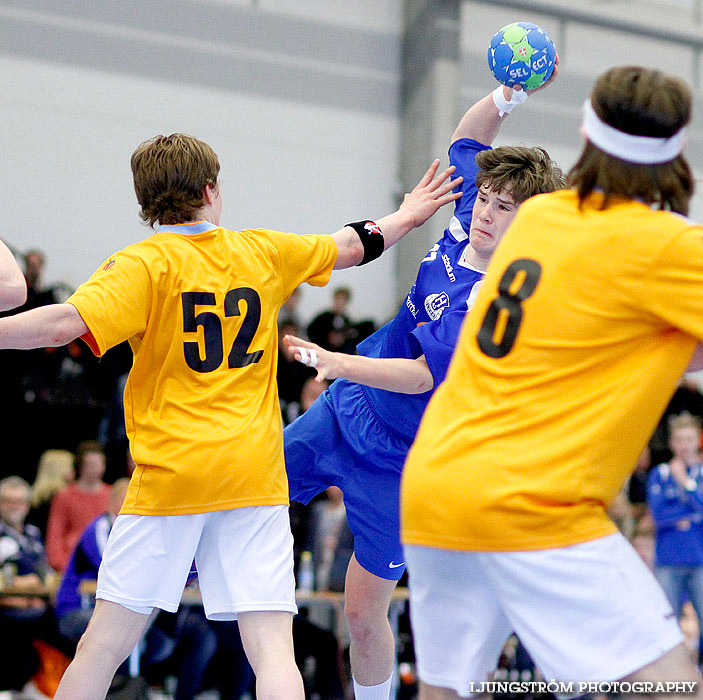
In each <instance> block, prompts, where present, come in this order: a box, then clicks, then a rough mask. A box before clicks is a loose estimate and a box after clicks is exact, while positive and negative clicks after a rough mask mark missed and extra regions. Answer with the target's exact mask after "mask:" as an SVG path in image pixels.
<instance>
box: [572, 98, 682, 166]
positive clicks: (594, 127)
mask: <svg viewBox="0 0 703 700" xmlns="http://www.w3.org/2000/svg"><path fill="white" fill-rule="evenodd" d="M583 129H584V131H585V132H586V136H587V137H588V140H589V141H591V142H592V143H593V145H594V146H597V147H598V148H600V150H601V151H605V152H606V153H607V154H608V155H611V156H615V157H616V158H620V159H622V160H626V161H629V162H630V163H647V164H649V165H654V164H655V163H667V162H669V161H670V160H674V158H676V157H678V156H680V155H681V152H682V151H683V147H684V143H685V141H686V129H685V128H683V129H680V130H679V131H677V132H676V133H675V134H674V135H673V136H670V137H669V138H665V139H662V138H655V137H653V136H637V135H635V134H627V133H625V132H624V131H620V130H619V129H615V128H614V127H612V126H610V125H609V124H606V123H605V122H604V121H602V120H601V119H600V117H599V116H598V115H597V114H596V112H595V110H594V109H593V107H592V105H591V101H590V100H586V101H585V102H584V103H583Z"/></svg>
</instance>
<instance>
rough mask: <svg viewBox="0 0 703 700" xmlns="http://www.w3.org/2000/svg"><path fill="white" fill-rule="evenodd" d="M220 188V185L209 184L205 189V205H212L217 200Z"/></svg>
mask: <svg viewBox="0 0 703 700" xmlns="http://www.w3.org/2000/svg"><path fill="white" fill-rule="evenodd" d="M219 188H220V186H219V185H218V184H215V185H211V184H209V183H208V184H207V185H205V187H203V197H204V198H205V203H206V204H209V205H212V203H213V202H214V201H215V199H216V198H217V193H218V192H219Z"/></svg>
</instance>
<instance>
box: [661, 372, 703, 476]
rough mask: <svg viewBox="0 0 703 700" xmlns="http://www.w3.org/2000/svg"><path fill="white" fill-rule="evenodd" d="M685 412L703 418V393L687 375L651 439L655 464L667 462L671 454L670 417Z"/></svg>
mask: <svg viewBox="0 0 703 700" xmlns="http://www.w3.org/2000/svg"><path fill="white" fill-rule="evenodd" d="M684 412H685V413H690V414H691V415H692V416H696V417H698V418H702V419H703V394H702V393H701V391H700V389H699V388H698V385H697V384H696V382H694V381H693V380H691V379H689V378H687V377H686V376H685V375H684V376H683V377H682V378H681V379H680V380H679V383H678V385H677V387H676V390H675V391H674V394H673V396H672V397H671V399H670V400H669V403H668V405H667V407H666V408H665V409H664V413H663V414H662V417H661V419H660V421H659V424H658V425H657V427H656V429H655V430H654V434H653V435H652V439H651V440H650V447H651V452H652V462H653V463H654V464H660V463H661V462H666V461H667V460H668V459H669V457H670V456H671V452H670V449H669V418H671V417H672V416H678V415H681V414H682V413H684Z"/></svg>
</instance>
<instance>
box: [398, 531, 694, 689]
mask: <svg viewBox="0 0 703 700" xmlns="http://www.w3.org/2000/svg"><path fill="white" fill-rule="evenodd" d="M405 559H406V562H407V566H408V581H409V586H410V619H411V623H412V629H413V637H414V642H415V653H416V657H417V661H418V675H419V677H420V679H421V680H422V681H423V682H424V683H427V684H429V685H434V686H439V687H442V688H450V689H453V690H454V691H456V692H457V693H458V694H459V695H460V696H463V697H468V696H471V695H475V694H477V693H478V692H480V691H479V689H477V685H478V684H479V683H481V682H482V681H486V680H487V679H488V675H489V673H491V672H492V671H494V670H495V668H496V664H497V662H498V657H499V654H500V652H501V649H502V648H503V645H504V644H505V641H506V640H507V638H508V637H509V636H510V634H511V632H512V631H515V632H516V633H517V635H518V637H519V638H520V640H521V641H522V643H523V644H524V645H525V647H526V649H527V651H528V652H529V653H530V655H531V656H532V658H533V660H534V661H535V664H536V665H537V667H538V668H539V669H540V671H541V672H542V674H543V675H544V677H545V678H546V679H547V680H556V681H563V682H565V683H570V682H573V683H575V684H577V687H578V683H579V682H585V681H614V680H618V679H621V678H623V677H625V676H627V675H629V674H630V673H632V672H634V671H636V670H638V669H640V668H642V667H644V666H647V665H648V664H650V663H652V662H653V661H656V660H657V659H659V658H660V657H661V656H663V655H664V654H665V653H666V652H668V651H670V650H671V649H673V648H674V647H675V646H677V645H678V644H680V643H681V642H682V640H683V637H682V635H681V631H680V629H679V626H678V622H677V620H676V616H675V615H674V613H673V611H672V609H671V606H670V605H669V603H668V602H667V600H666V597H665V595H664V593H663V591H662V589H661V588H660V586H659V584H658V583H657V581H656V579H655V578H654V576H653V574H652V573H651V571H650V570H649V569H648V568H647V567H646V565H645V564H644V562H643V561H642V560H641V559H640V557H639V556H638V555H637V554H636V552H635V551H634V550H633V549H632V547H631V546H630V544H629V542H628V541H627V540H626V539H625V538H624V537H623V536H622V535H620V534H619V533H616V534H613V535H609V536H607V537H603V538H599V539H596V540H592V541H590V542H584V543H582V544H577V545H573V546H570V547H562V548H557V549H543V550H537V551H527V552H464V551H450V550H444V549H435V548H433V547H419V546H412V545H406V546H405ZM577 694H579V693H578V692H575V693H574V695H577Z"/></svg>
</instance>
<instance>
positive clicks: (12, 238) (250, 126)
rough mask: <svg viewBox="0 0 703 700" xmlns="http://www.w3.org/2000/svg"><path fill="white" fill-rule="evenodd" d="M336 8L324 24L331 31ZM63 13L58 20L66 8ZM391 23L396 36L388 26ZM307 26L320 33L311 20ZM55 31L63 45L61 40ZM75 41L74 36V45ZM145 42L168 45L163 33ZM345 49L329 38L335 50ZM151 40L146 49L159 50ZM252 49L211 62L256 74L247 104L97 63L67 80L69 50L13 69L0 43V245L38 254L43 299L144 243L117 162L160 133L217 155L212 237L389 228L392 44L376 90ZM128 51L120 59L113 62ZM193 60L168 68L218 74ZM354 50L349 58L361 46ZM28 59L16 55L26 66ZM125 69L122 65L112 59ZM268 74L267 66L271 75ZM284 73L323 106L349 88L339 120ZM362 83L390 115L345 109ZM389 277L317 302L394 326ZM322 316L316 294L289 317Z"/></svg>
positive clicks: (347, 75)
mask: <svg viewBox="0 0 703 700" xmlns="http://www.w3.org/2000/svg"><path fill="white" fill-rule="evenodd" d="M190 4H192V5H193V8H192V11H193V13H203V12H205V13H207V12H209V11H210V8H209V4H206V3H198V2H192V3H190ZM227 4H231V3H227ZM260 4H261V5H262V10H261V13H260V14H259V15H256V17H262V18H263V19H267V20H270V19H271V18H270V17H269V15H270V14H271V13H272V12H273V11H274V10H275V9H276V8H275V7H274V6H275V5H277V4H278V5H280V8H279V9H280V11H281V13H282V16H283V21H282V23H281V25H282V24H284V23H285V22H287V21H288V18H287V16H285V13H291V12H292V10H293V8H292V3H289V2H283V1H282V2H280V3H274V2H264V3H260ZM323 4H325V5H327V6H330V5H332V4H333V3H329V2H325V3H323ZM340 4H341V3H337V8H336V15H337V16H338V17H343V16H344V13H343V12H341V11H340V7H339V5H340ZM371 4H373V5H375V4H376V3H366V5H367V7H365V8H362V9H363V10H364V13H365V16H370V15H371V13H370V10H371V9H372V8H370V7H369V6H370V5H371ZM182 5H183V3H181V6H182ZM381 5H385V6H386V8H394V7H395V6H396V3H394V2H390V0H389V1H388V2H385V3H381ZM37 7H38V6H37ZM3 8H4V11H5V17H10V16H11V18H12V20H13V21H16V22H22V23H24V25H26V26H27V27H28V32H29V31H31V32H40V31H43V28H45V27H47V26H49V25H50V28H51V29H52V30H53V29H55V28H56V27H58V29H56V31H57V32H58V31H59V30H61V29H62V26H61V25H62V24H63V25H64V26H68V23H69V22H72V23H74V24H75V22H76V19H75V18H74V17H68V16H67V15H66V14H62V15H60V16H59V15H52V14H49V15H44V14H40V12H39V10H38V9H37V10H36V12H35V13H34V14H33V15H27V14H26V13H25V14H22V13H23V12H24V10H20V9H16V11H11V10H8V9H7V7H4V4H3V3H1V2H0V15H2V12H3ZM64 9H65V11H66V12H68V11H69V10H70V6H69V5H68V4H67V5H66V8H64ZM105 10H106V11H108V10H109V7H108V5H105ZM228 11H229V8H228ZM267 13H268V14H267ZM327 14H329V11H328V13H327ZM392 15H393V12H392V11H390V10H389V11H387V12H385V13H383V12H382V13H381V16H382V17H385V18H386V20H388V21H391V19H392ZM242 16H244V15H242ZM232 17H233V18H235V19H236V18H238V17H239V15H236V14H235V15H232ZM354 17H356V20H355V21H356V24H359V22H358V16H355V15H353V14H352V19H354ZM2 19H3V18H2V17H0V24H2ZM98 20H99V21H98ZM98 20H96V19H95V18H93V19H92V20H91V22H90V23H86V24H85V25H81V26H80V27H78V29H75V33H76V34H75V35H76V37H77V38H76V41H82V40H83V38H82V36H83V35H85V34H91V33H92V34H93V35H94V37H93V38H94V42H93V41H91V44H90V46H93V44H95V46H96V49H99V43H100V41H101V40H102V39H104V38H105V37H107V39H106V41H107V40H112V39H114V38H115V36H116V35H117V32H118V31H123V30H122V28H120V27H119V26H118V27H117V28H115V25H116V23H117V20H113V19H112V18H109V20H110V21H109V22H108V20H107V19H105V20H104V21H103V18H98ZM275 20H276V18H275V17H274V18H273V20H272V21H275ZM52 23H53V24H52ZM393 23H394V24H395V26H396V27H397V24H398V23H397V22H396V21H395V19H393ZM281 25H277V26H281ZM313 26H314V27H317V28H318V29H319V28H320V27H321V29H320V31H321V32H322V33H324V32H325V31H326V27H325V26H324V22H322V23H321V22H320V20H319V18H318V20H317V24H316V25H313ZM254 28H255V29H256V27H254ZM69 29H70V30H71V31H74V27H73V26H71V27H69ZM239 29H240V30H241V29H242V28H241V27H240V28H239ZM79 30H80V31H81V32H83V35H81V36H79V35H78V31H79ZM158 30H159V31H160V32H161V31H163V32H168V31H170V30H169V29H168V28H166V29H164V27H162V26H159V27H158ZM0 31H1V30H0ZM396 31H397V29H396ZM57 36H58V35H57ZM345 36H346V35H345V34H343V33H341V32H340V37H341V38H342V39H344V38H345ZM359 36H361V37H362V39H363V37H364V36H365V35H364V33H363V32H357V34H355V35H351V38H352V39H356V38H357V37H359ZM375 38H377V37H376V36H374V35H372V36H371V39H375ZM118 39H119V40H120V41H121V38H120V37H118ZM156 39H158V40H159V41H161V37H159V36H156ZM390 39H393V36H391V37H390ZM357 40H358V39H357ZM166 41H167V40H166ZM50 42H53V43H51V45H50V50H51V51H52V52H55V51H57V50H62V48H63V47H62V46H60V45H59V44H60V42H59V39H57V38H56V36H54V35H50V36H49V38H48V39H47V40H46V42H45V43H47V44H48V43H50ZM164 43H166V42H164ZM352 43H353V42H352ZM377 44H382V42H377ZM4 45H5V46H7V44H4ZM116 46H117V51H122V50H123V48H122V45H120V44H116ZM258 46H259V49H260V53H257V50H259V49H254V48H247V47H246V46H245V44H244V41H241V42H238V43H233V44H232V46H231V47H224V50H225V52H229V53H228V55H226V56H225V57H224V58H225V66H231V70H232V72H236V71H240V73H241V72H244V71H246V70H248V69H250V68H249V64H246V65H245V63H244V61H245V60H248V61H250V62H251V65H253V66H254V68H255V69H256V70H259V69H260V70H261V71H262V74H261V75H259V74H257V73H256V72H255V71H252V75H251V77H250V80H248V81H247V76H246V75H244V76H242V75H240V76H238V79H240V80H242V81H243V84H244V85H245V87H246V91H236V90H233V89H232V88H231V85H228V84H224V85H223V88H222V89H218V88H217V87H214V86H213V85H212V84H210V83H213V82H215V81H208V84H206V85H204V86H199V85H198V84H196V81H194V80H193V79H192V78H191V77H190V76H185V75H180V74H178V73H177V72H174V74H173V76H172V77H171V79H166V80H164V79H157V78H155V77H152V75H150V74H149V71H150V70H151V68H150V67H145V70H144V73H145V74H140V72H139V71H138V70H135V69H134V66H133V65H130V66H129V68H128V69H125V70H124V71H122V70H121V69H120V65H119V60H120V57H119V56H117V55H116V57H115V59H114V60H115V61H116V62H118V63H117V65H116V70H102V69H96V68H95V67H94V66H95V64H96V63H99V62H100V60H101V59H100V57H99V56H96V60H95V61H93V60H91V59H90V58H89V57H86V60H85V62H84V65H80V58H79V59H78V60H76V58H75V57H73V56H71V55H70V51H71V47H70V46H68V45H67V46H66V53H65V54H63V53H62V54H61V55H60V56H59V60H57V61H47V60H37V59H35V58H33V57H32V56H31V55H30V56H23V55H17V54H19V53H21V49H18V50H17V51H15V52H13V53H3V44H2V43H0V74H2V75H3V81H2V82H3V109H2V110H0V153H2V155H3V167H2V168H1V169H0V192H2V200H3V203H4V215H3V220H2V226H1V227H0V236H1V237H2V238H3V239H4V240H6V241H7V242H8V243H9V244H11V245H12V246H13V247H15V248H17V249H18V250H20V251H24V250H27V249H28V248H31V247H39V248H41V249H43V250H44V251H45V252H46V254H47V260H48V263H47V270H46V276H45V281H46V282H47V283H53V282H56V281H65V282H67V283H68V284H70V285H71V286H76V285H77V284H79V283H80V282H81V281H83V280H84V279H86V278H87V277H88V276H89V275H90V274H91V273H92V271H93V270H94V269H95V268H96V267H97V265H98V264H99V263H100V262H101V261H102V260H103V259H104V258H106V257H108V256H109V254H110V253H111V252H113V251H114V250H116V249H119V248H121V247H123V246H125V245H127V244H129V243H131V242H133V241H135V240H138V239H139V238H140V237H143V236H145V235H147V234H148V233H149V229H146V228H144V227H143V226H142V225H141V224H140V222H139V220H138V216H137V205H136V201H135V197H134V192H133V189H132V183H131V173H130V169H129V158H130V155H131V153H132V152H133V150H134V148H135V147H136V146H137V145H138V144H139V143H140V142H141V141H143V140H144V139H146V138H149V137H151V136H153V135H155V134H158V133H171V132H173V131H184V132H186V133H191V134H193V135H195V136H197V137H199V138H202V139H203V140H205V141H207V142H208V143H210V144H211V145H212V146H213V148H214V149H215V151H216V152H217V153H218V155H219V157H220V162H221V166H222V171H221V179H222V189H223V196H224V212H223V218H222V222H223V224H224V225H226V226H228V227H229V228H233V229H240V228H245V227H268V228H274V229H281V230H287V231H295V232H299V233H318V232H319V233H322V232H330V233H331V232H332V231H334V230H336V229H337V228H340V227H341V226H342V225H343V224H344V223H346V222H347V221H350V220H357V219H360V218H363V217H369V218H373V217H380V216H382V215H384V214H386V213H388V212H390V211H391V210H392V209H393V208H394V207H395V199H394V195H395V183H396V181H397V173H396V163H397V146H398V144H397V139H398V121H397V114H396V113H395V111H394V107H393V105H394V101H395V99H396V97H395V91H396V88H395V84H396V83H395V81H396V79H397V78H396V76H395V67H396V63H397V52H398V42H397V41H389V42H388V49H387V50H388V54H389V56H388V59H387V63H388V65H390V66H392V67H393V69H394V74H393V75H392V76H391V77H388V76H387V75H386V73H387V70H386V68H385V67H380V68H378V69H373V68H372V67H367V66H364V65H363V63H361V62H360V63H359V64H358V65H355V64H353V63H352V62H350V61H347V62H340V63H334V62H333V61H334V56H330V55H322V50H320V56H319V59H318V58H316V57H315V49H314V47H313V48H312V49H310V50H311V51H312V52H313V54H312V57H311V58H309V57H307V56H302V55H300V56H291V57H290V58H289V60H287V61H286V60H285V56H282V55H281V53H280V52H281V51H284V50H285V47H284V48H283V49H282V48H281V46H280V44H279V45H276V46H274V45H273V44H272V45H271V46H266V45H262V44H261V42H260V41H259V43H258ZM129 48H130V46H129V45H125V49H124V50H127V49H129ZM199 48H200V47H198V46H196V45H194V47H193V52H192V57H191V56H186V57H185V58H184V60H183V64H182V66H180V67H181V68H187V67H188V63H189V61H192V63H193V64H195V63H199V68H200V69H201V70H203V71H207V70H208V61H210V60H213V71H216V70H221V66H218V64H216V63H214V61H215V60H216V59H218V57H216V56H215V57H214V58H213V56H208V55H207V53H206V54H205V55H203V53H202V52H201V51H200V50H199ZM230 49H231V51H230ZM41 50H42V44H41V43H40V42H37V50H36V51H37V53H38V54H41ZM106 50H107V49H106ZM161 50H165V48H164V47H163V46H161V45H160V44H159V43H154V44H152V45H150V44H149V41H148V37H145V38H144V44H143V46H142V47H141V51H143V52H145V55H148V53H149V52H153V51H161ZM179 50H180V51H183V52H186V53H187V52H188V51H189V46H188V44H187V43H185V42H184V43H183V45H181V46H180V47H179ZM358 50H359V51H361V52H362V53H363V51H364V46H363V45H362V46H359V47H358ZM32 51H33V47H31V46H29V47H28V49H27V53H28V54H31V53H32ZM247 51H248V54H246V52H247ZM266 52H268V53H266ZM245 54H246V55H245ZM66 56H68V58H65V57H66ZM111 60H113V59H111ZM127 60H132V61H134V60H135V59H134V56H130V57H129V58H127V56H125V61H127ZM145 60H146V59H145ZM218 60H219V59H218ZM106 62H107V61H106ZM257 62H258V63H257ZM277 62H282V64H281V67H280V71H279V67H278V66H276V63H277ZM283 64H285V65H283ZM145 65H146V64H145ZM318 65H319V70H318V67H317V66H318ZM91 66H93V67H92V68H91ZM271 66H273V69H275V70H277V71H278V72H277V73H275V74H268V77H266V74H264V72H263V71H265V70H269V69H270V67H271ZM137 67H138V65H137ZM167 68H168V67H167ZM177 68H179V66H178V65H176V67H175V68H174V71H175V70H176V69H177ZM293 69H297V70H298V71H299V74H302V75H303V76H304V74H305V71H306V70H309V71H310V73H311V74H312V75H313V76H314V77H316V79H317V85H318V87H319V88H320V89H321V90H322V92H324V91H325V90H327V89H328V88H329V95H330V96H331V97H330V101H332V99H333V98H335V94H334V93H333V91H334V90H341V91H344V89H345V87H344V84H343V82H344V80H345V79H346V80H348V81H349V88H348V89H349V95H350V99H349V104H348V105H346V106H345V105H344V104H343V102H344V101H343V100H339V99H336V101H335V102H332V103H331V104H324V102H325V99H326V97H325V94H326V93H325V94H323V95H321V96H320V97H319V98H318V96H317V95H309V94H306V90H307V91H308V92H312V91H313V89H314V86H311V85H308V84H306V83H305V81H304V79H303V80H302V81H301V84H300V85H299V86H292V85H291V84H290V83H291V81H292V80H293V79H294V78H295V77H296V75H295V74H293V73H290V74H287V73H285V72H283V71H284V70H289V71H292V70H293ZM316 71H317V73H319V75H317V76H315V73H316ZM184 72H185V71H184ZM272 75H273V77H271V76H272ZM262 76H263V77H262ZM367 76H368V84H370V85H372V86H373V85H374V81H376V82H377V83H379V84H380V85H381V86H383V85H384V83H388V86H389V90H390V91H391V93H392V94H391V95H390V96H389V99H388V105H389V106H381V107H379V108H377V109H374V108H369V107H370V104H371V102H372V101H371V100H370V99H369V100H365V101H362V100H355V99H354V97H355V90H356V91H358V90H363V89H364V84H365V81H367ZM274 78H279V82H278V83H276V81H275V80H274ZM352 80H354V81H356V82H355V83H352V82H351V81H352ZM340 82H341V83H342V84H341V85H340ZM359 85H360V86H361V87H358V86H359ZM286 91H288V93H286ZM290 94H292V95H293V98H291V97H290ZM297 94H299V95H300V98H299V99H298V98H297ZM340 102H341V103H342V104H340ZM392 277H393V255H392V254H390V255H387V256H384V257H383V258H382V259H381V260H379V261H377V262H376V263H375V264H374V265H370V266H366V267H363V268H357V269H353V270H350V271H343V272H339V273H335V275H334V277H333V281H332V286H334V284H335V283H336V284H351V285H352V286H353V287H354V298H353V300H352V308H351V311H352V315H354V316H356V317H359V318H368V317H373V318H375V319H377V320H385V318H386V317H388V316H389V315H391V314H392V313H393V312H394V310H395V299H394V298H393V295H392V289H393V285H392ZM329 301H331V287H328V288H327V289H322V290H320V289H316V288H312V287H309V286H307V285H306V286H305V289H304V292H303V299H302V307H303V308H302V311H303V315H304V316H306V317H310V316H311V315H312V314H313V313H314V312H315V311H317V310H318V309H320V308H323V307H325V306H327V304H328V303H329Z"/></svg>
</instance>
